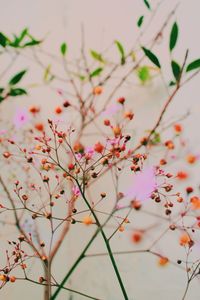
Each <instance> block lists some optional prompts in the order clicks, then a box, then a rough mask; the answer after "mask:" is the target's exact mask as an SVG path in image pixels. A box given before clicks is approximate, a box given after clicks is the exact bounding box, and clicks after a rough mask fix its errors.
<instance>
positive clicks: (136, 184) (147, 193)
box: [126, 167, 157, 201]
mask: <svg viewBox="0 0 200 300" xmlns="http://www.w3.org/2000/svg"><path fill="white" fill-rule="evenodd" d="M156 188H157V183H156V172H155V168H154V167H148V168H145V169H143V170H142V171H140V172H138V173H136V174H135V175H134V179H133V184H132V186H131V187H130V188H129V190H128V192H127V193H126V196H127V197H128V198H131V200H132V199H136V200H139V201H144V200H148V199H149V198H150V197H151V194H152V193H153V192H154V190H155V189H156Z"/></svg>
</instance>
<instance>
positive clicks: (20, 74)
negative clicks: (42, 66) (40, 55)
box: [9, 70, 27, 85]
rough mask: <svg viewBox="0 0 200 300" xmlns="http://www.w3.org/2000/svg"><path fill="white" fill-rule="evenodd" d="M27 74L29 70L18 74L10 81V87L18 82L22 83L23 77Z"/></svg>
mask: <svg viewBox="0 0 200 300" xmlns="http://www.w3.org/2000/svg"><path fill="white" fill-rule="evenodd" d="M26 72H27V70H23V71H21V72H19V73H17V74H16V75H15V76H13V77H12V78H11V79H10V81H9V85H15V84H17V83H18V82H20V80H21V79H22V77H23V76H24V75H25V73H26Z"/></svg>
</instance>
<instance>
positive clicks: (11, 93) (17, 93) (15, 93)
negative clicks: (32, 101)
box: [8, 88, 27, 97]
mask: <svg viewBox="0 0 200 300" xmlns="http://www.w3.org/2000/svg"><path fill="white" fill-rule="evenodd" d="M8 94H9V96H12V97H16V96H21V95H27V92H26V90H24V89H21V88H16V89H11V90H10V91H9V93H8Z"/></svg>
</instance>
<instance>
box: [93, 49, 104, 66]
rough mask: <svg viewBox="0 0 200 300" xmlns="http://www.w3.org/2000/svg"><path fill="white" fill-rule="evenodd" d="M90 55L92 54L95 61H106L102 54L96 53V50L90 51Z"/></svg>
mask: <svg viewBox="0 0 200 300" xmlns="http://www.w3.org/2000/svg"><path fill="white" fill-rule="evenodd" d="M90 54H91V56H92V57H93V58H94V59H96V60H98V61H99V62H101V63H104V62H105V61H104V59H103V57H102V55H101V54H100V53H98V52H96V51H94V50H90Z"/></svg>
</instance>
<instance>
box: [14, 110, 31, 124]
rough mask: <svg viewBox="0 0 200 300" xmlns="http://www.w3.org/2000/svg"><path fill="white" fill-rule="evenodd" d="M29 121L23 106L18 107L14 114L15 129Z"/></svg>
mask: <svg viewBox="0 0 200 300" xmlns="http://www.w3.org/2000/svg"><path fill="white" fill-rule="evenodd" d="M28 121H29V115H28V113H27V110H26V109H25V108H18V109H17V110H16V113H15V115H14V119H13V123H14V125H15V127H16V128H17V129H19V128H21V127H22V126H24V125H25V124H27V123H28Z"/></svg>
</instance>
